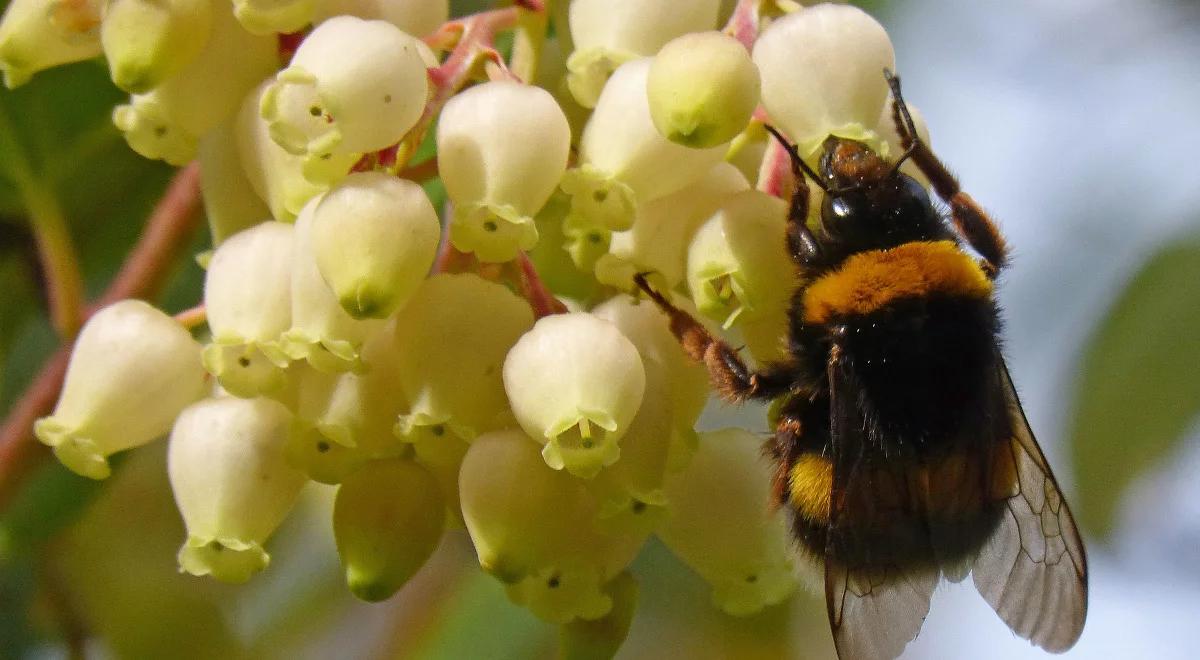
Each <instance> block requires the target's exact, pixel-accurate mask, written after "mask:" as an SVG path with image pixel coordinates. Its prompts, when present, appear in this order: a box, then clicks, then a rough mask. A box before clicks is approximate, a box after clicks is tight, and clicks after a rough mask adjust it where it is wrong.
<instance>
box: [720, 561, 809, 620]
mask: <svg viewBox="0 0 1200 660" xmlns="http://www.w3.org/2000/svg"><path fill="white" fill-rule="evenodd" d="M712 585H713V592H712V601H713V604H714V605H716V606H717V607H718V608H719V609H720V610H721V611H723V612H725V613H726V614H729V615H732V616H750V615H752V614H757V613H758V612H761V611H762V610H763V608H766V607H770V606H772V605H777V604H779V603H781V602H783V601H784V600H786V599H787V598H788V597H789V596H791V595H792V593H793V592H794V591H795V590H796V586H797V581H796V576H795V575H794V574H793V572H792V567H791V566H790V565H787V564H783V565H778V566H753V567H748V568H747V569H746V570H745V571H743V572H742V574H740V575H729V576H724V577H722V578H721V579H716V580H713V581H712Z"/></svg>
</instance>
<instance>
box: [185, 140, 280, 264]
mask: <svg viewBox="0 0 1200 660" xmlns="http://www.w3.org/2000/svg"><path fill="white" fill-rule="evenodd" d="M197 159H198V160H199V161H200V194H201V196H202V198H203V199H204V215H205V217H207V218H208V230H209V234H211V235H212V240H213V244H214V245H220V244H221V242H222V241H224V240H225V239H227V238H229V237H230V236H233V235H234V234H236V233H238V232H239V231H242V230H243V229H248V228H250V227H253V226H254V225H257V224H259V223H260V222H264V221H267V220H270V219H271V210H270V209H268V208H267V205H266V203H265V202H263V200H262V198H261V197H259V196H258V194H257V193H255V192H254V188H252V187H251V186H250V183H249V182H248V181H247V180H246V174H245V172H244V171H243V170H242V158H241V154H239V153H238V148H237V137H236V135H235V134H234V131H233V121H232V120H231V119H227V120H225V121H223V122H221V124H219V125H218V126H217V127H216V128H214V129H213V130H211V131H209V132H208V133H207V134H206V135H205V136H204V137H202V138H200V149H199V152H198V153H197Z"/></svg>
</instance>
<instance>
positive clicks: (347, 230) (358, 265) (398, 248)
mask: <svg viewBox="0 0 1200 660" xmlns="http://www.w3.org/2000/svg"><path fill="white" fill-rule="evenodd" d="M440 236H441V225H440V224H439V223H438V217H437V212H436V211H434V210H433V204H431V203H430V202H429V197H427V196H426V195H425V191H424V190H423V189H422V188H421V186H419V185H417V184H415V183H413V182H412V181H408V180H406V179H399V178H396V177H394V176H390V175H388V174H384V173H382V172H358V173H355V174H351V175H349V176H347V177H346V178H345V179H343V180H342V182H341V183H339V184H338V185H337V186H335V187H334V188H333V189H332V190H330V191H329V192H328V193H326V194H325V196H324V197H323V198H322V199H321V201H320V202H319V203H318V204H317V207H316V209H315V210H314V212H313V221H312V245H313V256H315V257H316V261H317V267H318V268H319V269H320V271H321V276H322V277H323V278H325V282H326V283H327V284H329V288H330V289H332V290H333V295H334V296H336V297H337V300H338V302H339V303H340V304H341V306H342V309H344V310H346V312H347V313H349V314H350V316H352V317H354V318H356V319H363V318H387V317H388V316H391V315H392V313H393V312H395V311H396V310H397V309H398V308H399V307H400V306H401V305H403V304H404V303H405V301H407V300H408V299H409V297H411V296H412V294H413V292H414V291H416V289H417V287H418V286H420V284H421V281H422V280H423V279H424V277H425V274H426V273H427V272H429V267H430V266H431V265H433V258H434V256H435V254H436V252H437V245H438V240H439V238H440Z"/></svg>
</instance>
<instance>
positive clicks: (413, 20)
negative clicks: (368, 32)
mask: <svg viewBox="0 0 1200 660" xmlns="http://www.w3.org/2000/svg"><path fill="white" fill-rule="evenodd" d="M334 16H357V17H358V18H365V19H377V20H381V21H387V22H388V23H391V24H392V25H395V26H396V27H398V28H400V29H401V30H404V31H405V32H406V33H408V34H411V35H413V36H415V37H423V36H425V35H427V34H429V33H431V32H433V31H434V30H436V29H438V27H440V26H441V25H442V23H445V22H446V21H447V20H449V18H450V0H317V3H316V14H315V16H313V23H321V22H323V21H326V20H328V19H330V18H333V17H334Z"/></svg>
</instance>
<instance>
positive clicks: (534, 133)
mask: <svg viewBox="0 0 1200 660" xmlns="http://www.w3.org/2000/svg"><path fill="white" fill-rule="evenodd" d="M437 145H438V172H439V173H440V174H441V176H442V180H443V181H444V182H445V184H446V193H447V195H448V197H449V198H450V201H451V202H453V203H454V218H453V221H452V222H451V224H450V238H451V240H452V241H454V246H455V247H456V248H458V249H459V250H462V251H464V252H474V253H475V254H476V256H478V257H479V258H480V259H482V260H484V261H508V260H509V259H512V258H513V257H515V256H516V254H517V251H518V250H528V249H530V248H532V247H533V245H534V244H535V243H536V242H537V228H536V227H535V226H534V223H533V216H534V214H536V213H537V212H538V210H539V209H540V208H541V207H542V206H543V205H544V204H545V203H546V200H547V199H549V198H550V194H551V193H552V192H554V190H555V188H557V187H558V183H559V180H560V179H561V178H562V175H563V172H565V171H566V169H567V155H568V153H569V151H570V145H571V128H570V126H569V125H568V124H567V118H566V116H565V115H564V114H563V111H562V109H561V108H559V106H558V103H556V102H555V101H554V97H552V96H551V95H550V93H549V92H547V91H546V90H544V89H541V88H538V87H532V86H529V85H522V84H519V83H515V82H509V81H495V82H487V83H483V84H482V85H476V86H475V87H472V88H470V89H468V90H466V91H465V92H462V93H460V94H458V95H457V96H455V97H454V98H452V99H450V102H449V103H447V104H446V107H445V109H444V110H442V114H441V118H440V119H439V120H438V130H437Z"/></svg>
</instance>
